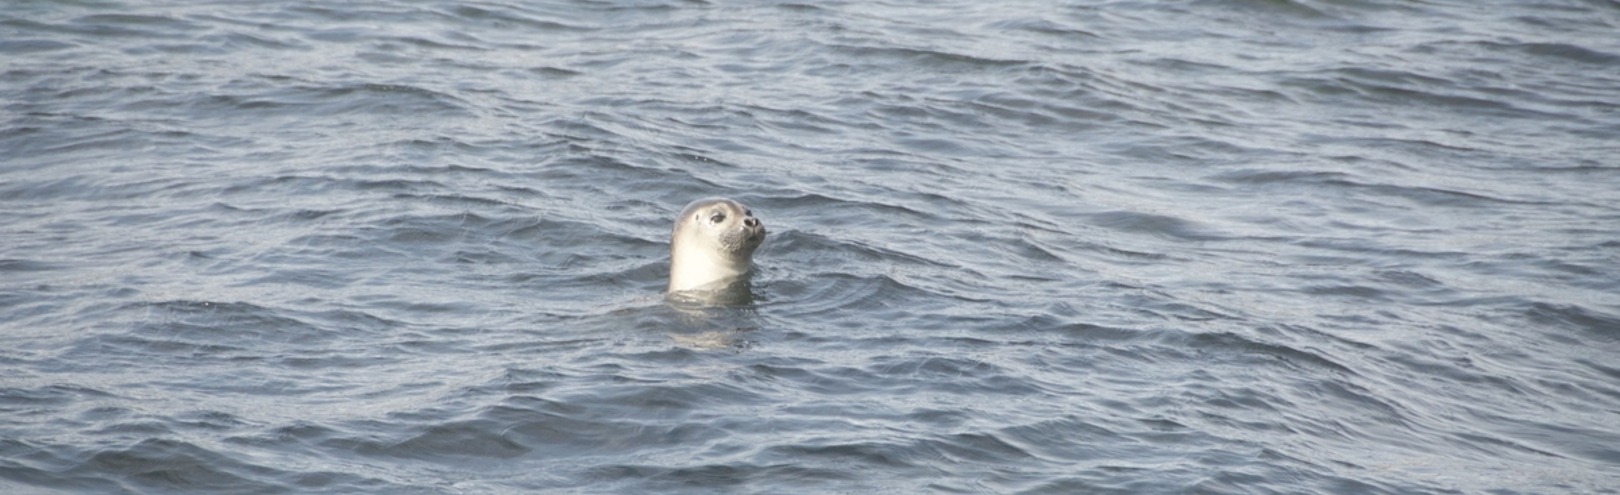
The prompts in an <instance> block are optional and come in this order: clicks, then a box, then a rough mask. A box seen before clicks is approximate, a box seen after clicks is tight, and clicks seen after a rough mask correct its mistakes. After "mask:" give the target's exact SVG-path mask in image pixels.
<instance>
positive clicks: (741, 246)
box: [669, 198, 765, 293]
mask: <svg viewBox="0 0 1620 495" xmlns="http://www.w3.org/2000/svg"><path fill="white" fill-rule="evenodd" d="M763 242H765V224H763V223H760V221H759V219H757V218H754V212H752V211H750V210H749V209H748V207H746V206H743V204H742V203H738V202H736V201H732V200H730V199H726V198H704V199H700V200H697V201H693V202H692V203H691V204H688V205H686V209H684V210H681V216H679V217H676V218H675V228H674V230H672V231H671V232H670V235H669V292H672V293H673V292H679V291H686V290H694V289H718V288H723V287H725V286H726V285H729V284H730V283H731V282H732V281H734V280H736V279H738V278H740V277H742V276H743V275H746V274H747V273H748V270H750V269H752V268H753V267H754V249H757V248H759V245H760V243H763Z"/></svg>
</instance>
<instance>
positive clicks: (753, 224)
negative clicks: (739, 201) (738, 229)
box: [743, 218, 759, 227]
mask: <svg viewBox="0 0 1620 495" xmlns="http://www.w3.org/2000/svg"><path fill="white" fill-rule="evenodd" d="M743 225H747V226H749V227H758V226H759V220H755V219H752V218H750V219H747V220H743Z"/></svg>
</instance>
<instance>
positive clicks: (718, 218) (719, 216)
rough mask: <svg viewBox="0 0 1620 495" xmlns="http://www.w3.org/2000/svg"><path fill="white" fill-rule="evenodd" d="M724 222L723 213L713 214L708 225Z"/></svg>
mask: <svg viewBox="0 0 1620 495" xmlns="http://www.w3.org/2000/svg"><path fill="white" fill-rule="evenodd" d="M724 221H726V214H725V213H715V214H714V216H711V217H709V223H720V222H724Z"/></svg>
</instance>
